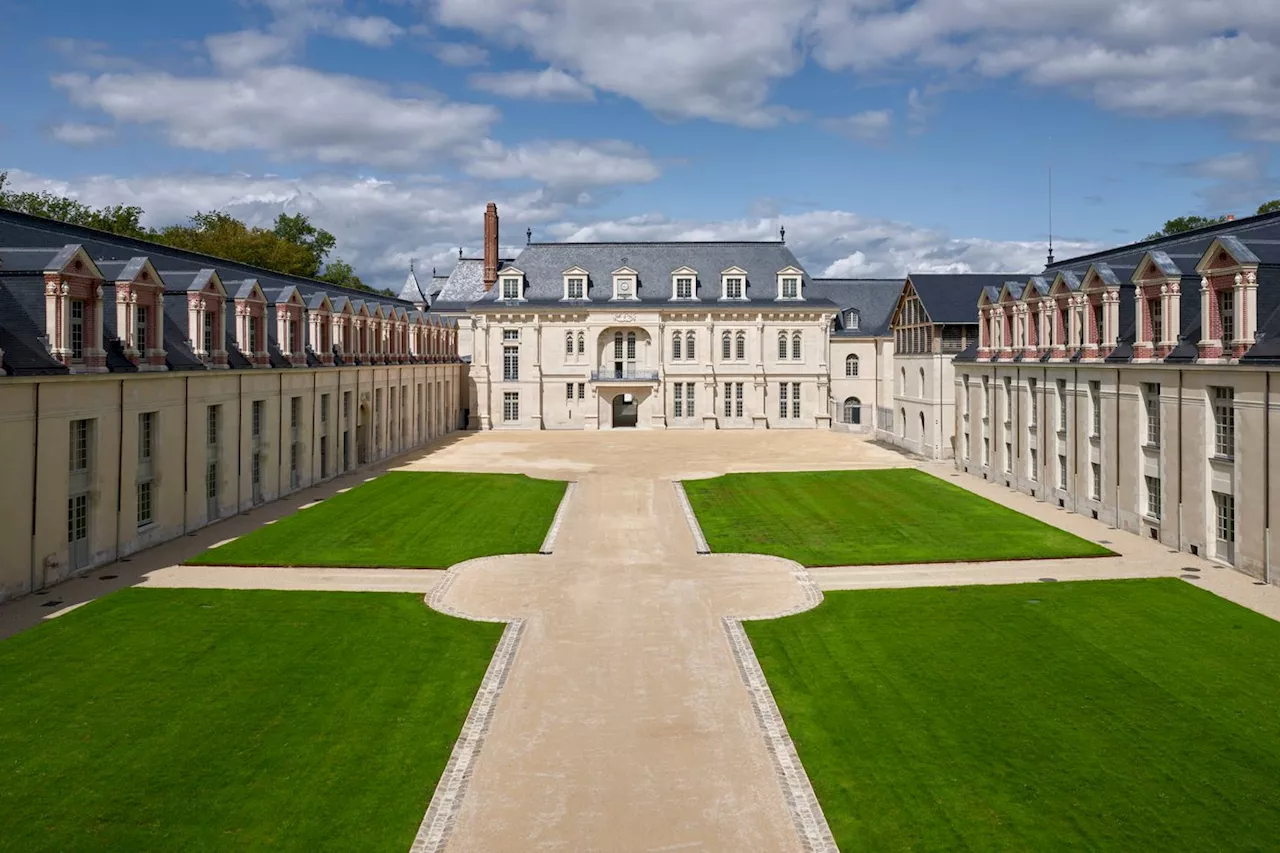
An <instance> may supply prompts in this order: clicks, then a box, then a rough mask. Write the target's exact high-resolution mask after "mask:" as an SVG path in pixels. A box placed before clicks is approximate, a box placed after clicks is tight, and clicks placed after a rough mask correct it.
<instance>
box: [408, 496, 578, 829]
mask: <svg viewBox="0 0 1280 853" xmlns="http://www.w3.org/2000/svg"><path fill="white" fill-rule="evenodd" d="M566 497H567V495H566ZM457 577H458V574H457V572H456V570H452V569H451V570H450V571H449V573H448V574H447V575H445V577H444V580H442V581H441V582H440V583H439V584H437V585H436V587H435V589H433V590H432V591H431V592H430V593H428V595H427V596H426V603H427V604H428V605H429V606H430V607H431V609H433V610H438V611H439V612H441V613H446V614H448V615H450V616H457V617H459V618H461V619H470V620H471V621H474V622H504V621H506V620H503V619H477V618H475V617H472V616H468V615H466V614H464V613H462V612H461V611H458V610H455V609H453V608H452V607H450V606H448V605H447V604H445V603H444V597H445V595H446V594H447V593H448V591H449V588H450V587H451V586H453V582H454V580H455V579H456V578H457ZM506 625H507V627H506V629H505V630H504V631H503V632H502V639H500V640H499V641H498V647H497V649H495V650H494V653H493V659H492V660H490V661H489V668H488V669H487V670H485V674H484V678H483V679H481V681H480V689H479V690H477V691H476V698H475V700H474V701H473V702H472V703H471V710H470V712H468V713H467V719H466V722H464V723H463V724H462V731H461V733H460V734H459V735H458V740H457V741H456V742H455V743H454V745H453V751H452V752H451V753H450V754H449V763H448V764H447V765H445V768H444V773H442V774H441V776H440V781H439V782H437V783H436V789H435V793H433V794H432V796H431V804H430V805H428V806H427V813H426V814H425V815H424V816H423V818H422V823H421V824H420V825H419V826H418V834H417V836H416V837H415V838H414V840H413V845H412V846H411V847H410V848H409V853H441V851H443V850H444V849H445V845H446V844H447V843H448V841H449V835H450V833H451V832H452V831H453V826H454V824H455V823H456V822H457V820H458V813H459V812H460V811H461V810H462V800H463V797H464V796H465V795H466V792H467V785H468V784H469V783H470V781H471V772H472V770H473V769H474V767H475V762H476V758H477V757H479V755H480V750H481V749H482V748H483V746H484V741H485V737H486V736H487V735H488V734H489V724H490V723H491V722H492V720H493V714H494V711H495V710H496V708H497V706H498V697H499V696H500V695H501V694H502V689H503V687H505V686H506V683H507V676H508V675H509V674H510V672H511V664H512V662H513V661H514V660H515V656H516V650H517V649H519V647H520V638H521V636H522V635H523V633H524V620H523V619H513V620H511V621H509V622H506Z"/></svg>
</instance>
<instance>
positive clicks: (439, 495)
mask: <svg viewBox="0 0 1280 853" xmlns="http://www.w3.org/2000/svg"><path fill="white" fill-rule="evenodd" d="M567 485H568V484H566V483H563V482H559V481H555V480H535V479H533V478H531V477H526V476H524V475H523V474H453V473H442V472H421V473H419V472H408V471H396V472H392V473H390V474H383V475H382V476H381V477H378V478H377V479H376V480H374V481H372V482H369V483H365V484H364V485H361V486H358V487H356V488H354V489H352V490H351V491H349V492H343V493H342V494H338V495H334V496H333V497H331V498H329V499H328V500H326V501H324V502H323V503H321V504H318V505H316V506H313V507H311V508H309V509H304V510H300V511H299V512H296V513H294V514H293V515H290V516H287V517H285V518H282V519H280V520H279V521H277V522H276V523H275V524H268V525H266V526H265V527H262V528H259V529H258V530H255V531H254V532H252V533H250V534H248V535H246V536H241V537H240V538H239V539H236V540H235V541H234V542H230V543H228V544H226V545H222V546H220V547H217V548H211V549H209V550H208V551H205V552H204V553H203V554H200V555H198V556H196V557H194V558H193V559H191V560H190V561H189V562H191V563H203V564H206V565H215V566H386V567H398V568H426V569H430V568H436V569H444V568H448V567H449V566H451V565H453V564H454V563H460V562H462V561H463V560H470V559H472V558H474V557H488V556H492V555H494V554H525V553H534V552H536V551H537V550H538V548H539V547H540V546H541V545H542V540H543V538H545V537H546V535H547V530H548V529H549V528H550V527H551V521H552V519H553V518H555V514H556V507H558V506H559V504H560V499H561V498H562V497H564V491H565V488H566V487H567Z"/></svg>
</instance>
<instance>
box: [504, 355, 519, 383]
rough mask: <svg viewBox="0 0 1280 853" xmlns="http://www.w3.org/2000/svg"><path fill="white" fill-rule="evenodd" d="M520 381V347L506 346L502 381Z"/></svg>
mask: <svg viewBox="0 0 1280 853" xmlns="http://www.w3.org/2000/svg"><path fill="white" fill-rule="evenodd" d="M519 379H520V347H510V346H504V347H503V348H502V381H504V382H515V381H517V380H519Z"/></svg>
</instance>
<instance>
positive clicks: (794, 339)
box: [791, 332, 800, 361]
mask: <svg viewBox="0 0 1280 853" xmlns="http://www.w3.org/2000/svg"><path fill="white" fill-rule="evenodd" d="M791 357H792V358H794V359H795V360H796V361H799V360H800V333H799V332H792V333H791Z"/></svg>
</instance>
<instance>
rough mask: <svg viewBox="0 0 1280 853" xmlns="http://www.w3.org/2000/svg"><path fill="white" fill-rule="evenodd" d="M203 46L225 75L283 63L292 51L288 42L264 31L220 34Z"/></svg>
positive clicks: (208, 39) (205, 41)
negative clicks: (264, 65) (269, 64)
mask: <svg viewBox="0 0 1280 853" xmlns="http://www.w3.org/2000/svg"><path fill="white" fill-rule="evenodd" d="M204 43H205V48H206V49H207V50H208V51H209V58H210V59H211V60H213V64H214V65H215V66H217V67H218V68H220V69H223V70H224V71H236V70H239V69H244V68H248V67H251V66H254V65H262V64H264V63H267V62H270V61H275V62H283V61H285V60H286V59H288V58H289V56H290V54H291V53H292V51H293V44H292V42H291V41H290V40H289V39H287V38H285V37H284V36H278V35H271V34H269V33H264V32H262V31H261V30H240V31H238V32H233V33H219V34H217V35H212V36H209V37H208V38H206V39H205V40H204Z"/></svg>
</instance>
